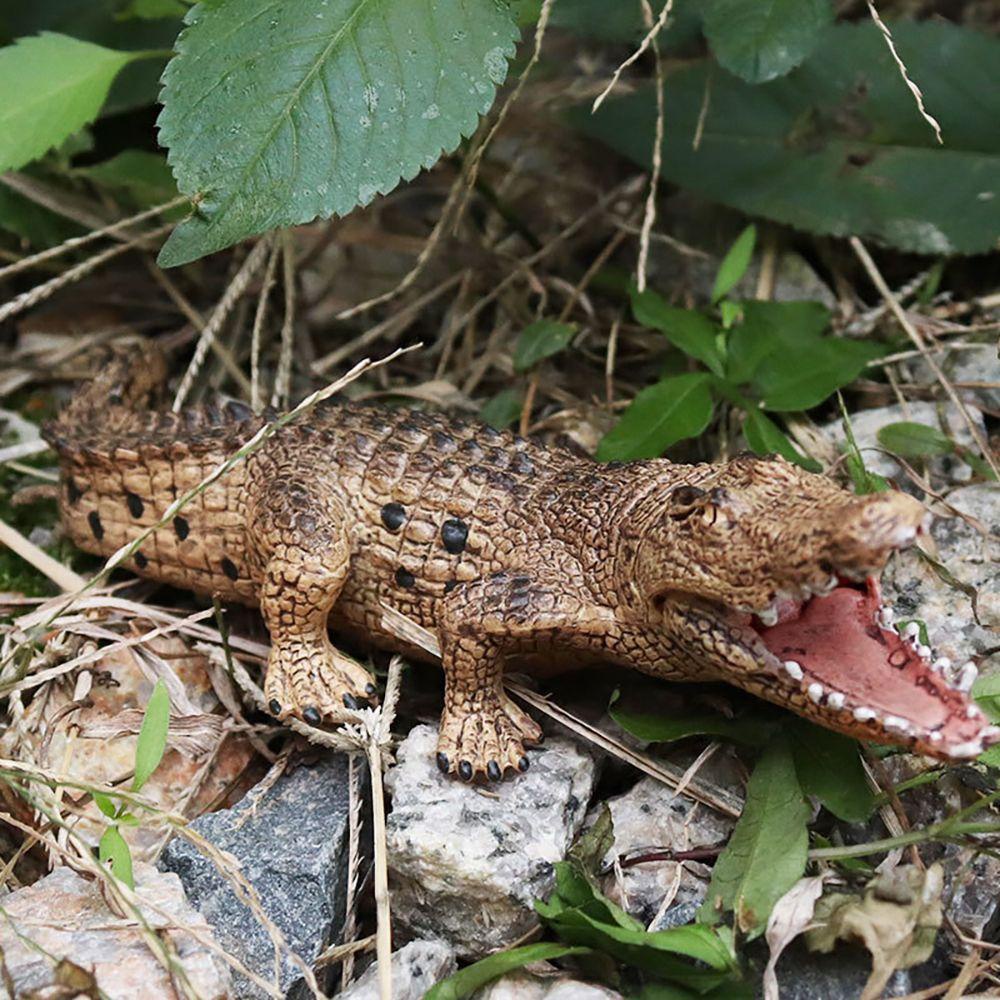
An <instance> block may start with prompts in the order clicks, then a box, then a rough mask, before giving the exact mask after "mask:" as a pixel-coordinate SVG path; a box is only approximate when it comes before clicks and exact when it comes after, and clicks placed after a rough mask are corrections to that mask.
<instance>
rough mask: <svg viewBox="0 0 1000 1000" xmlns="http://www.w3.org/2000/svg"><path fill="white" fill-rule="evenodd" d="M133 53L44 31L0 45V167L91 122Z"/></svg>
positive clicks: (18, 163)
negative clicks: (1, 46)
mask: <svg viewBox="0 0 1000 1000" xmlns="http://www.w3.org/2000/svg"><path fill="white" fill-rule="evenodd" d="M134 58H135V53H131V52H116V51H115V50H114V49H106V48H104V47H103V46H100V45H92V44H91V43H90V42H81V41H79V40H78V39H76V38H69V37H68V36H66V35H57V34H54V33H52V32H45V33H44V34H41V35H36V36H34V37H32V38H21V39H19V40H18V41H17V42H15V43H14V44H13V45H10V46H8V47H7V48H4V49H0V173H3V172H4V171H7V170H16V169H17V168H18V167H22V166H24V164H25V163H30V162H31V161H32V160H35V159H37V158H38V157H39V156H41V155H42V154H43V153H46V152H48V151H49V150H50V149H52V148H53V147H54V146H58V145H59V144H60V143H61V142H63V141H64V140H65V139H67V138H68V137H69V136H71V135H73V133H75V132H78V131H79V130H80V129H81V128H83V126H84V125H86V124H88V123H89V122H92V121H93V120H94V119H95V118H96V117H97V114H98V112H99V111H100V110H101V105H102V104H104V100H105V98H106V97H107V96H108V91H109V90H110V89H111V84H112V83H113V82H114V79H115V77H116V76H117V75H118V73H119V71H120V70H121V69H122V68H123V67H124V66H127V65H128V64H129V63H130V62H131V61H132V60H133V59H134Z"/></svg>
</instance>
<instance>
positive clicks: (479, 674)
mask: <svg viewBox="0 0 1000 1000" xmlns="http://www.w3.org/2000/svg"><path fill="white" fill-rule="evenodd" d="M613 627H614V615H613V612H612V611H611V610H610V609H608V608H602V607H595V606H594V605H593V604H592V602H591V601H589V600H588V599H587V598H586V597H584V596H582V595H577V594H574V593H573V592H572V590H571V589H569V590H567V589H566V584H565V583H564V582H563V583H556V582H553V583H551V584H549V583H547V582H544V581H537V580H535V579H533V578H531V577H528V576H516V575H510V574H507V573H498V574H496V575H495V576H491V577H489V578H487V579H485V580H479V581H476V582H474V583H470V584H466V585H465V586H463V587H460V588H458V589H456V590H454V591H453V592H452V593H451V594H450V595H449V597H448V599H447V600H446V602H445V607H444V613H443V615H442V619H441V622H440V635H441V656H442V666H443V667H444V673H445V695H444V710H443V712H442V713H441V727H440V731H439V735H438V755H437V761H438V767H440V768H441V770H442V771H444V772H446V773H452V774H457V775H458V776H459V777H460V778H462V779H463V780H465V781H471V780H472V779H473V778H475V777H485V778H487V779H488V780H490V781H499V780H500V779H501V778H502V777H503V775H504V772H505V771H506V770H507V769H508V768H511V769H514V770H517V771H525V770H527V768H528V758H527V757H526V756H525V752H524V745H525V744H526V743H528V744H531V743H539V742H541V739H542V731H541V729H540V728H539V727H538V725H537V724H536V723H535V722H534V720H533V719H531V717H530V716H528V715H527V714H526V713H525V712H523V711H522V710H521V709H520V708H518V707H517V705H515V704H514V703H513V702H512V701H511V700H510V698H508V697H507V695H506V694H505V693H504V690H503V666H504V661H505V659H506V658H507V656H509V655H511V654H517V653H531V652H539V651H544V650H546V649H550V648H553V647H555V646H558V645H559V641H560V639H565V641H566V642H567V644H568V643H572V644H574V645H579V646H581V647H591V646H596V645H599V644H600V642H601V641H602V640H603V638H604V637H606V636H607V634H608V632H609V630H610V629H612V628H613Z"/></svg>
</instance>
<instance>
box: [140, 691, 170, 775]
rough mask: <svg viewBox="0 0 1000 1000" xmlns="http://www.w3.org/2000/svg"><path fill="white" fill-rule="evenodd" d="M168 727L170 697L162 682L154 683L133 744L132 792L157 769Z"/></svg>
mask: <svg viewBox="0 0 1000 1000" xmlns="http://www.w3.org/2000/svg"><path fill="white" fill-rule="evenodd" d="M169 727H170V695H168V694H167V688H166V685H165V684H164V683H163V681H162V680H158V681H157V682H156V686H155V687H154V688H153V693H152V694H151V695H150V696H149V701H148V702H147V703H146V713H145V715H144V716H143V717H142V726H140V728H139V739H138V740H137V741H136V744H135V776H134V777H133V778H132V791H133V792H138V791H140V790H141V789H142V786H143V785H145V784H146V782H147V781H148V780H149V777H150V775H151V774H152V773H153V772H154V771H155V770H156V769H157V767H159V765H160V761H161V760H162V759H163V752H164V750H166V748H167V731H168V729H169Z"/></svg>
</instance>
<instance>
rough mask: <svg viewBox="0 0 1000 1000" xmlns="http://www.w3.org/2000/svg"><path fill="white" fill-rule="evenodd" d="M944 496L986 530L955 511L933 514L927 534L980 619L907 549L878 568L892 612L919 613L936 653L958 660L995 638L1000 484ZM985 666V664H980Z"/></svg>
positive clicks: (999, 607)
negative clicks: (968, 590)
mask: <svg viewBox="0 0 1000 1000" xmlns="http://www.w3.org/2000/svg"><path fill="white" fill-rule="evenodd" d="M947 499H948V502H949V503H950V504H951V505H952V506H954V507H955V508H956V509H958V510H960V511H962V512H963V513H965V514H967V515H970V516H972V517H974V518H976V519H977V520H978V521H979V522H980V523H981V524H982V525H983V526H984V527H985V528H986V529H987V531H988V533H989V534H988V537H986V538H984V537H983V535H982V534H980V533H979V532H978V531H977V530H976V529H975V528H974V527H973V526H972V525H970V524H968V523H967V522H966V521H964V520H962V519H961V518H960V517H948V516H942V517H937V518H935V520H934V523H933V525H932V526H931V534H932V536H933V538H934V542H935V544H936V546H937V553H938V559H939V561H940V562H941V563H943V564H944V566H945V567H946V568H947V569H948V571H949V572H950V573H951V574H952V575H953V576H954V577H956V578H957V579H958V580H959V581H961V582H962V583H965V584H969V585H971V586H972V587H975V588H976V590H977V591H978V592H979V600H978V603H977V607H978V612H979V621H980V624H977V623H976V620H975V617H974V616H973V614H972V607H971V603H970V600H969V598H968V597H966V596H965V594H963V593H961V592H960V591H958V590H956V589H954V588H953V587H950V586H949V585H948V584H946V583H945V582H944V581H943V580H941V579H940V577H939V576H938V575H937V573H936V572H935V571H934V569H933V568H932V567H931V566H929V565H928V564H927V563H926V562H924V561H923V560H922V559H920V558H919V557H918V556H917V555H915V554H914V553H913V552H904V553H901V554H899V555H898V556H896V557H895V558H893V559H892V560H891V562H890V564H889V566H888V568H887V569H886V571H885V572H884V573H883V574H882V589H883V592H884V596H885V600H886V601H887V602H888V603H889V604H891V605H892V606H893V607H894V608H895V609H896V617H897V618H908V617H914V618H922V619H923V620H924V621H925V622H926V623H927V633H928V637H929V639H930V641H931V645H932V646H933V648H934V652H935V654H936V655H937V656H947V657H948V658H949V659H951V660H952V662H954V663H964V662H965V661H966V660H968V659H969V657H970V656H976V655H982V654H985V653H986V652H987V651H988V650H990V649H994V648H995V647H996V644H997V639H996V636H997V631H996V630H997V628H998V626H1000V486H997V485H993V484H989V483H978V484H975V485H972V486H964V487H961V488H960V489H957V490H954V491H953V492H951V493H949V494H948V497H947ZM980 666H981V667H983V668H984V669H985V670H986V671H987V672H988V671H989V669H990V668H989V664H984V663H981V664H980Z"/></svg>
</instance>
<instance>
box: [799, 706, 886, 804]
mask: <svg viewBox="0 0 1000 1000" xmlns="http://www.w3.org/2000/svg"><path fill="white" fill-rule="evenodd" d="M789 721H790V725H789V726H788V727H787V729H786V731H787V732H788V733H789V736H790V739H791V747H792V755H793V756H794V758H795V773H796V775H797V776H798V779H799V785H800V786H801V788H802V791H803V792H805V794H806V795H815V796H816V798H818V799H819V800H820V802H822V803H823V805H824V806H826V808H827V809H829V810H830V812H832V813H833V815H834V816H836V817H837V818H838V819H842V820H844V821H845V822H847V823H863V822H864V821H865V820H866V819H868V817H869V816H871V814H872V812H873V811H874V809H875V796H874V795H873V794H872V791H871V789H870V788H869V787H868V781H867V779H866V778H865V771H864V768H863V767H862V766H861V757H860V755H859V754H858V744H857V742H856V741H855V740H852V739H850V738H849V737H847V736H841V735H840V734H839V733H832V732H830V730H829V729H821V728H820V727H819V726H814V725H813V724H812V723H810V722H806V721H805V719H798V718H794V719H791V720H789Z"/></svg>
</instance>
